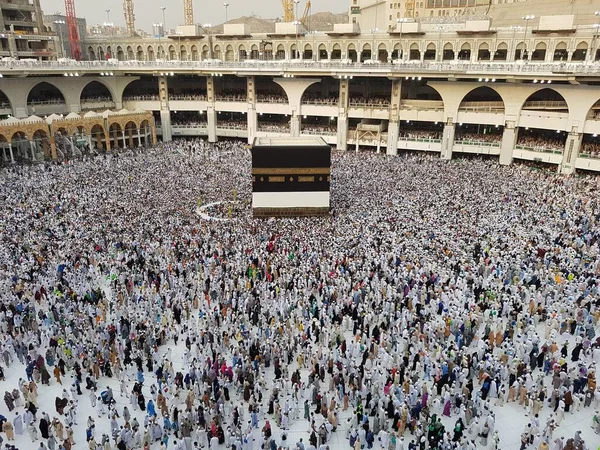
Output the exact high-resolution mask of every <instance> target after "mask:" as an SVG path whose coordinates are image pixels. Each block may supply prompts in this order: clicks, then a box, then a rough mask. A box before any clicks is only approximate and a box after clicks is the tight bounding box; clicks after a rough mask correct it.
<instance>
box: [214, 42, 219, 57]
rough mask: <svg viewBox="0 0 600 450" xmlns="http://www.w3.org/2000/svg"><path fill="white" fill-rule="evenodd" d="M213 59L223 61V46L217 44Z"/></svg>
mask: <svg viewBox="0 0 600 450" xmlns="http://www.w3.org/2000/svg"><path fill="white" fill-rule="evenodd" d="M213 58H214V59H221V46H220V45H219V44H215V46H214V47H213Z"/></svg>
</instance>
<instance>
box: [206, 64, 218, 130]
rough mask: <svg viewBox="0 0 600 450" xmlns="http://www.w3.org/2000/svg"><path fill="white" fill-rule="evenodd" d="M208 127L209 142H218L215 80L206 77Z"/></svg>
mask: <svg viewBox="0 0 600 450" xmlns="http://www.w3.org/2000/svg"><path fill="white" fill-rule="evenodd" d="M206 100H207V103H208V106H207V108H206V125H207V127H208V142H217V111H216V108H215V79H214V78H213V77H212V76H208V77H206Z"/></svg>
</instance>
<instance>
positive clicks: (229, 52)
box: [225, 44, 235, 61]
mask: <svg viewBox="0 0 600 450" xmlns="http://www.w3.org/2000/svg"><path fill="white" fill-rule="evenodd" d="M234 58H235V56H234V54H233V45H231V44H228V45H227V46H226V47H225V61H233V60H234Z"/></svg>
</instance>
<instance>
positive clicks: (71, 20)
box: [65, 0, 81, 61]
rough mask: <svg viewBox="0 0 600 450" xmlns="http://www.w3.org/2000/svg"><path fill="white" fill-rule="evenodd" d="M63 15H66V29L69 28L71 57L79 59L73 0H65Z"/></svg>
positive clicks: (79, 50) (77, 32)
mask: <svg viewBox="0 0 600 450" xmlns="http://www.w3.org/2000/svg"><path fill="white" fill-rule="evenodd" d="M65 15H66V16H67V29H68V30H69V46H70V47H71V58H72V59H74V60H76V61H81V45H80V43H79V30H78V27H77V15H76V14H75V0H65Z"/></svg>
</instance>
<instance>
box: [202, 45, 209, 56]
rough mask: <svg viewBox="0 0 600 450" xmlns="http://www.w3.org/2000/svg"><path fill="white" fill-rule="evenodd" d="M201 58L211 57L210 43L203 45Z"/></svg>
mask: <svg viewBox="0 0 600 450" xmlns="http://www.w3.org/2000/svg"><path fill="white" fill-rule="evenodd" d="M201 58H202V59H203V60H204V59H209V58H210V51H209V50H208V45H203V46H202V54H201Z"/></svg>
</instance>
